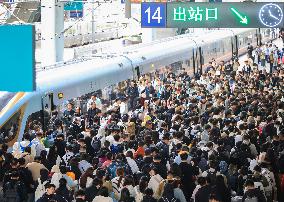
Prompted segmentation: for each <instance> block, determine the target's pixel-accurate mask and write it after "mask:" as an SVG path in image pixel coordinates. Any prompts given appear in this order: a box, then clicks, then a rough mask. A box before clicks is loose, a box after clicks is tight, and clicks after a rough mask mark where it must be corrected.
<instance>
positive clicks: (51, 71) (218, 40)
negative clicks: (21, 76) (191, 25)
mask: <svg viewBox="0 0 284 202" xmlns="http://www.w3.org/2000/svg"><path fill="white" fill-rule="evenodd" d="M267 31H268V30H265V29H234V30H229V29H228V30H215V31H212V32H211V33H209V34H207V35H203V36H199V37H194V38H193V37H190V36H189V35H180V36H176V37H171V38H165V39H162V40H159V41H154V42H151V43H148V44H139V45H133V46H130V47H127V48H126V50H125V51H123V52H121V53H117V54H112V55H107V54H106V55H102V56H101V57H93V58H85V59H82V60H77V61H69V62H64V63H59V64H56V65H54V66H50V67H45V68H42V69H40V70H37V74H36V85H37V86H36V91H35V92H18V93H8V92H2V93H1V92H0V144H1V143H3V142H5V143H7V144H8V145H9V146H12V145H13V143H14V142H15V141H18V140H20V139H21V138H22V135H23V133H24V130H25V127H26V124H27V121H28V119H29V117H30V116H31V115H32V114H33V113H40V111H41V110H43V109H45V110H46V109H50V108H52V106H54V105H61V104H63V103H64V102H65V101H66V100H70V99H72V98H74V97H79V96H82V95H85V94H87V93H90V92H94V91H96V90H98V89H102V88H104V87H107V86H110V85H114V84H117V83H118V82H121V81H124V80H127V79H133V78H137V74H138V72H139V73H141V74H144V73H147V72H150V71H153V70H155V69H158V68H161V67H163V66H165V65H169V64H172V63H175V62H178V61H187V62H186V63H187V64H188V66H189V67H190V68H192V69H193V72H197V71H199V72H200V71H202V67H203V66H204V64H206V63H207V62H208V61H209V60H210V59H211V58H215V59H216V60H217V61H218V60H224V61H226V60H230V58H231V56H232V53H233V52H238V54H239V55H240V54H243V53H245V51H246V47H247V43H251V44H253V45H254V46H256V45H258V44H260V43H264V42H266V41H269V40H272V38H271V36H269V33H268V32H267ZM60 94H61V95H62V94H63V97H62V98H61V96H58V95H60ZM43 117H44V116H43Z"/></svg>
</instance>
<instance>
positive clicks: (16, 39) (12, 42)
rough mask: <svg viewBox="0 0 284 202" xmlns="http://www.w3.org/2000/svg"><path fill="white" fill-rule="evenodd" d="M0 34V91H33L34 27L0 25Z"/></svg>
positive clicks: (34, 87) (34, 86) (34, 85)
mask: <svg viewBox="0 0 284 202" xmlns="http://www.w3.org/2000/svg"><path fill="white" fill-rule="evenodd" d="M0 33H1V37H0V44H1V49H0V61H1V64H0V75H2V77H1V79H0V91H9V92H20V91H21V92H30V91H34V90H35V89H36V84H35V28H34V25H2V26H0Z"/></svg>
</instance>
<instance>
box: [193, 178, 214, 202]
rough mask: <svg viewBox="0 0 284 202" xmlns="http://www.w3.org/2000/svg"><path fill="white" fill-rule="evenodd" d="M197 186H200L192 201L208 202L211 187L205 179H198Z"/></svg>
mask: <svg viewBox="0 0 284 202" xmlns="http://www.w3.org/2000/svg"><path fill="white" fill-rule="evenodd" d="M198 184H199V185H200V186H201V187H200V188H199V189H198V191H197V192H196V194H195V200H194V201H198V202H199V201H200V202H201V201H202V202H209V197H210V193H211V186H210V185H209V184H208V183H207V181H206V178H205V177H199V178H198Z"/></svg>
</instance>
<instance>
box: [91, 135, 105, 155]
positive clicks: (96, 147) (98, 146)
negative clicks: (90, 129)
mask: <svg viewBox="0 0 284 202" xmlns="http://www.w3.org/2000/svg"><path fill="white" fill-rule="evenodd" d="M101 145H102V143H101V139H100V138H97V137H96V136H95V137H93V139H92V142H91V146H92V147H93V149H94V151H95V152H98V151H100V149H101Z"/></svg>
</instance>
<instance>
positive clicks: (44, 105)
mask: <svg viewBox="0 0 284 202" xmlns="http://www.w3.org/2000/svg"><path fill="white" fill-rule="evenodd" d="M54 109H55V105H54V101H53V93H46V94H45V95H43V96H42V97H41V110H40V111H39V112H37V113H38V121H40V122H41V124H42V128H43V130H44V131H46V130H47V129H48V121H49V119H50V117H51V112H52V111H53V110H54Z"/></svg>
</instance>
